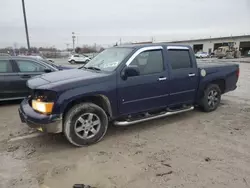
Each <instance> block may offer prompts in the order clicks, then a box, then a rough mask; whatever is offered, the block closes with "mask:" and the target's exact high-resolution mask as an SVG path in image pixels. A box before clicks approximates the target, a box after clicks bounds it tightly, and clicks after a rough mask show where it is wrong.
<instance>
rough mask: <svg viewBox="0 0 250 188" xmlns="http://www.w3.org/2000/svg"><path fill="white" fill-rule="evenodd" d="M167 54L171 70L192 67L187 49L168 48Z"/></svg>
mask: <svg viewBox="0 0 250 188" xmlns="http://www.w3.org/2000/svg"><path fill="white" fill-rule="evenodd" d="M167 54H168V59H169V62H170V64H171V67H172V69H173V70H176V69H186V68H192V62H191V58H190V55H189V51H188V50H168V53H167Z"/></svg>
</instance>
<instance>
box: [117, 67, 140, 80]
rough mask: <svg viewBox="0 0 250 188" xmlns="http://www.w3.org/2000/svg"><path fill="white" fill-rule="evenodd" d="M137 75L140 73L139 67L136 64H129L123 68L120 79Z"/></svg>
mask: <svg viewBox="0 0 250 188" xmlns="http://www.w3.org/2000/svg"><path fill="white" fill-rule="evenodd" d="M139 75H140V70H139V67H138V66H136V65H131V66H128V67H125V68H124V70H123V71H122V75H121V76H122V79H124V80H126V79H127V78H128V77H133V76H139Z"/></svg>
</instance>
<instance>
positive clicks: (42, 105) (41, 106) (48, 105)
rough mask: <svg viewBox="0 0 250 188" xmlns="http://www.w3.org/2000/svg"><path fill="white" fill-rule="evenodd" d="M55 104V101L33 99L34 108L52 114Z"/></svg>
mask: <svg viewBox="0 0 250 188" xmlns="http://www.w3.org/2000/svg"><path fill="white" fill-rule="evenodd" d="M53 106H54V103H53V102H42V101H37V100H32V108H33V109H34V110H36V111H38V112H41V113H45V114H50V113H51V112H52V109H53Z"/></svg>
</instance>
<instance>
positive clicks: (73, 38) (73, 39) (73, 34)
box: [72, 32, 76, 51]
mask: <svg viewBox="0 0 250 188" xmlns="http://www.w3.org/2000/svg"><path fill="white" fill-rule="evenodd" d="M75 39H76V36H75V33H74V32H72V42H73V51H75Z"/></svg>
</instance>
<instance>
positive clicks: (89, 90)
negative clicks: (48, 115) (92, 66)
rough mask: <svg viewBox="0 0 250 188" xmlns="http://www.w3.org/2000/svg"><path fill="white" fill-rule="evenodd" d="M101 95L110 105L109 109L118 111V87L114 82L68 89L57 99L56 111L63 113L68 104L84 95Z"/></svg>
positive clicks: (113, 112)
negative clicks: (116, 87)
mask: <svg viewBox="0 0 250 188" xmlns="http://www.w3.org/2000/svg"><path fill="white" fill-rule="evenodd" d="M91 96H100V97H102V98H103V99H104V100H105V102H107V104H108V105H109V106H110V107H109V110H110V111H111V113H112V114H113V115H114V114H116V112H117V110H116V109H117V102H116V89H115V85H113V84H112V83H101V84H92V85H88V86H83V87H78V88H74V89H70V90H66V91H64V92H63V93H61V94H60V95H59V97H58V99H57V101H56V105H55V109H54V110H55V112H56V113H58V112H60V114H62V113H63V112H64V110H65V108H66V107H67V105H68V104H69V103H71V102H73V101H76V100H80V99H82V98H84V97H91Z"/></svg>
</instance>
